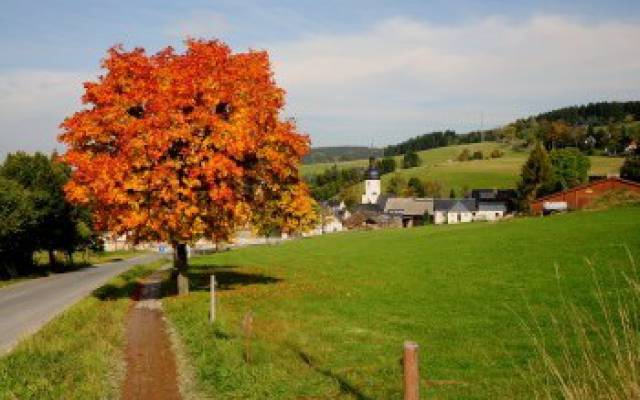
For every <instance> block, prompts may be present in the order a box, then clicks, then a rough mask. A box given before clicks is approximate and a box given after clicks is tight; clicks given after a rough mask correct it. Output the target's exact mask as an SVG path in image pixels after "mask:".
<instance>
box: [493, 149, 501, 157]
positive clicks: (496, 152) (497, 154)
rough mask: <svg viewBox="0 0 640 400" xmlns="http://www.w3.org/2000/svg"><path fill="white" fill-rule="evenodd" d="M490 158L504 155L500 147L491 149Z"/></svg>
mask: <svg viewBox="0 0 640 400" xmlns="http://www.w3.org/2000/svg"><path fill="white" fill-rule="evenodd" d="M490 156H491V158H500V157H502V156H504V152H503V151H501V150H500V149H493V151H492V152H491V154H490Z"/></svg>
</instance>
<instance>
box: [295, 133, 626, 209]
mask: <svg viewBox="0 0 640 400" xmlns="http://www.w3.org/2000/svg"><path fill="white" fill-rule="evenodd" d="M464 149H467V150H469V152H471V153H473V152H474V151H482V152H483V154H484V155H485V157H488V155H489V154H490V153H491V151H492V150H494V149H499V150H501V151H502V152H503V153H504V155H503V156H502V157H500V158H486V159H484V160H471V161H457V157H458V155H459V154H460V153H461V152H462V151H463V150H464ZM418 155H419V156H420V160H421V164H420V166H418V167H415V168H408V169H402V168H400V165H401V163H402V157H401V156H398V157H395V159H396V163H397V165H398V168H397V169H396V171H395V172H394V173H391V174H385V175H383V176H382V188H383V191H384V190H386V187H387V185H388V183H389V180H390V179H391V177H392V176H394V175H395V176H401V177H403V178H405V179H406V180H408V179H409V178H411V177H417V178H419V179H421V180H423V181H436V182H439V183H440V184H441V185H442V195H443V196H447V195H448V194H449V191H450V190H451V189H454V190H456V192H458V193H461V192H462V191H463V189H473V188H494V189H506V188H513V187H515V186H516V184H517V182H518V179H519V178H520V170H521V168H522V164H524V162H525V161H526V158H527V156H528V153H527V152H516V151H513V150H512V149H511V146H509V145H505V144H501V143H496V142H484V143H473V144H465V145H457V146H447V147H440V148H436V149H431V150H425V151H421V152H418ZM589 160H590V161H591V170H590V172H589V173H590V174H592V175H606V174H607V173H618V172H619V171H620V167H621V166H622V163H623V161H624V159H623V158H621V157H603V156H591V157H589ZM333 165H334V164H330V163H320V164H308V165H303V166H302V167H301V172H302V174H303V175H304V176H312V175H314V174H318V173H321V172H323V171H324V170H326V169H327V168H331V167H332V166H333ZM335 165H337V166H338V168H351V167H365V166H366V165H367V160H354V161H345V162H341V163H336V164H335ZM348 192H349V193H351V194H352V195H353V196H354V198H358V196H359V195H360V194H361V192H362V184H357V185H354V186H352V187H350V188H348Z"/></svg>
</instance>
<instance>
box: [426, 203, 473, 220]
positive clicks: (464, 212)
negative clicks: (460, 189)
mask: <svg viewBox="0 0 640 400" xmlns="http://www.w3.org/2000/svg"><path fill="white" fill-rule="evenodd" d="M476 209H477V208H476V201H475V199H435V200H434V201H433V223H434V224H436V225H439V224H458V223H462V222H471V221H473V214H474V213H475V212H476Z"/></svg>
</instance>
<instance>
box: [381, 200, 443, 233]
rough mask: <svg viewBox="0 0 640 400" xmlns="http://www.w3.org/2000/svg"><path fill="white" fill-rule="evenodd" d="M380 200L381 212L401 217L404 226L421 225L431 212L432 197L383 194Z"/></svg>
mask: <svg viewBox="0 0 640 400" xmlns="http://www.w3.org/2000/svg"><path fill="white" fill-rule="evenodd" d="M381 200H383V201H379V202H380V203H381V207H382V209H383V212H384V213H385V214H389V215H394V216H397V217H399V218H401V219H402V226H403V227H405V228H409V227H412V226H415V225H421V224H422V223H424V221H425V218H428V216H429V215H432V214H433V199H430V198H419V197H387V198H384V196H383V197H381Z"/></svg>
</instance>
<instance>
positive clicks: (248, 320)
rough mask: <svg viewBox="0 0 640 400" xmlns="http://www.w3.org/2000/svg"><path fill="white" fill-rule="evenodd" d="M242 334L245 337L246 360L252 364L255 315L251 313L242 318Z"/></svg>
mask: <svg viewBox="0 0 640 400" xmlns="http://www.w3.org/2000/svg"><path fill="white" fill-rule="evenodd" d="M242 333H243V335H244V360H245V362H247V363H248V364H251V338H252V337H253V313H252V312H251V311H249V312H248V313H246V314H245V315H244V318H242Z"/></svg>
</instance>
